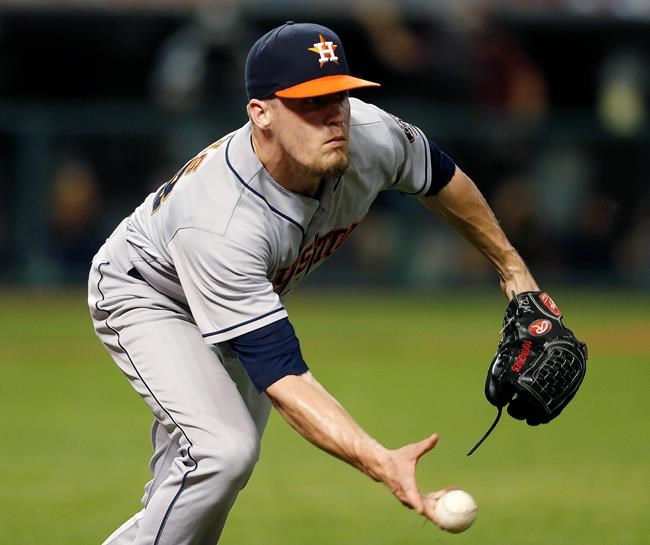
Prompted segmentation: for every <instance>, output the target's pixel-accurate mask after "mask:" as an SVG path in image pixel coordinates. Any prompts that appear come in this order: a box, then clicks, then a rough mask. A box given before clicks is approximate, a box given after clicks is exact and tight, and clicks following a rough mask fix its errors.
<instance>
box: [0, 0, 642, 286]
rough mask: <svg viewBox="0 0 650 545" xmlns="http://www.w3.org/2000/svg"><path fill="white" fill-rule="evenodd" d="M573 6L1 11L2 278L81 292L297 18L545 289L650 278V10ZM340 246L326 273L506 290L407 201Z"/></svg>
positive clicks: (125, 5) (393, 198)
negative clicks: (444, 164)
mask: <svg viewBox="0 0 650 545" xmlns="http://www.w3.org/2000/svg"><path fill="white" fill-rule="evenodd" d="M574 5H576V3H570V2H561V1H554V2H482V3H474V2H439V3H431V2H417V1H411V2H400V3H397V2H395V3H391V2H388V1H376V2H371V1H361V0H355V1H352V2H345V3H343V2H334V3H333V4H330V5H329V7H327V6H321V7H317V6H316V5H314V6H311V7H305V5H302V4H299V3H297V2H289V1H284V2H265V3H261V2H253V1H249V2H239V3H236V4H235V3H234V2H224V1H222V2H209V3H199V2H188V1H186V2H174V3H171V2H169V3H165V2H163V3H162V4H156V5H154V4H153V3H150V2H147V1H144V0H141V1H139V2H138V1H136V0H132V1H126V0H123V1H114V2H111V1H107V0H106V1H103V2H97V3H94V4H92V7H91V8H89V7H87V6H88V4H87V3H83V2H70V1H69V2H65V3H58V2H43V3H39V2H31V3H30V4H29V7H24V4H22V3H20V2H5V3H0V184H1V187H0V189H1V192H0V195H1V196H0V282H3V283H5V284H10V285H14V284H28V285H61V284H78V283H81V282H83V281H84V280H85V275H86V273H87V268H88V263H89V260H90V258H91V257H92V255H93V254H94V252H95V251H96V249H97V248H98V246H99V245H100V244H101V242H102V241H103V239H104V238H105V237H106V236H107V235H108V234H109V233H110V231H111V230H112V229H113V228H114V226H115V225H116V224H117V222H118V221H119V220H120V219H121V218H122V217H124V216H125V215H127V214H128V213H130V212H131V210H132V209H133V208H134V207H135V206H137V205H138V204H139V203H140V202H141V201H142V200H143V198H144V197H145V195H146V194H147V193H148V192H149V191H151V190H153V189H155V188H156V187H157V186H158V185H160V184H161V183H164V182H165V181H166V180H167V179H168V178H169V177H171V176H172V175H173V174H174V172H175V171H176V170H177V169H178V168H179V167H180V166H181V165H182V164H183V163H184V162H185V161H187V160H188V159H189V158H190V157H191V156H193V155H194V154H195V153H197V152H198V151H199V150H200V149H202V148H203V147H205V146H206V145H208V144H209V143H210V142H212V141H214V140H216V139H218V138H219V137H220V136H221V135H223V134H224V133H226V132H229V131H231V130H233V129H234V128H237V127H238V126H240V125H241V124H243V123H244V122H245V121H246V118H245V109H244V108H245V94H244V90H243V78H242V73H243V63H244V60H245V57H246V54H247V51H248V49H249V47H250V45H252V43H253V42H254V40H255V39H256V38H257V37H258V36H259V35H261V34H262V33H264V32H265V31H266V30H268V29H270V28H272V27H273V26H276V25H277V24H280V23H282V22H284V21H286V20H288V19H292V20H297V21H308V20H311V21H316V22H319V23H321V24H325V25H327V26H330V27H332V28H333V29H334V30H335V31H336V32H337V33H338V34H339V36H340V37H341V38H342V40H343V42H344V44H345V47H346V53H347V56H348V59H349V61H350V64H351V66H352V70H353V72H354V73H356V74H358V75H360V76H361V77H366V78H369V79H373V80H376V81H380V82H382V84H383V88H382V89H381V90H379V91H375V90H373V91H360V92H358V93H356V96H359V97H360V98H362V99H364V100H368V101H372V102H374V103H376V104H378V105H380V106H382V107H384V108H386V109H387V110H389V111H391V113H394V114H396V115H399V116H400V117H402V118H403V119H405V120H407V121H409V122H411V123H414V124H416V125H418V126H420V127H421V128H422V129H423V130H424V131H425V132H426V133H427V134H428V135H429V136H430V137H431V138H432V139H434V140H435V141H437V142H438V144H439V145H441V146H442V147H443V148H444V149H445V150H446V151H447V152H448V153H449V154H450V155H451V156H452V157H453V158H454V159H455V160H456V161H457V163H458V164H459V165H460V166H461V167H462V168H463V170H465V171H466V172H467V173H468V174H469V175H470V176H471V177H472V178H473V179H474V180H475V181H476V183H477V184H478V185H479V186H480V188H481V190H482V191H483V192H484V194H485V195H486V197H487V198H488V200H489V201H490V203H491V205H492V206H493V208H494V210H495V212H496V214H497V216H498V217H499V219H500V221H501V223H502V226H503V228H504V230H505V231H506V233H507V234H508V235H509V237H510V238H511V239H512V240H513V242H514V243H515V245H516V247H517V248H518V249H519V250H520V252H521V253H522V255H523V256H524V258H525V259H526V260H527V261H528V263H529V264H530V266H531V268H532V269H533V272H534V273H535V274H536V275H537V276H538V277H539V278H538V279H540V280H541V281H543V282H558V283H566V284H571V285H583V284H597V285H607V286H633V287H639V288H647V287H648V286H650V192H649V186H648V172H649V171H650V153H649V152H650V130H649V124H648V85H649V84H650V70H649V66H650V9H649V8H648V7H645V6H644V3H643V2H638V3H636V4H635V3H634V2H606V1H600V2H592V3H590V2H583V3H581V4H580V5H581V6H582V7H581V10H580V11H576V10H575V9H573V8H572V6H574ZM479 6H480V7H479ZM486 6H487V7H486ZM340 253H341V254H342V257H339V258H336V259H337V261H338V264H337V265H336V266H334V267H331V266H330V267H328V266H325V267H324V268H322V269H321V270H319V271H318V272H317V273H315V275H314V279H313V280H312V282H313V283H314V284H316V285H320V284H331V283H337V284H338V283H341V282H343V283H348V284H356V283H359V282H370V283H374V284H382V285H400V286H404V285H406V286H408V285H418V286H419V285H426V286H432V285H441V286H446V285H450V284H456V283H458V284H463V285H464V284H466V283H468V282H469V283H479V284H482V283H484V282H493V281H494V273H493V272H492V271H491V270H490V269H489V267H488V266H487V265H486V264H485V263H484V262H483V260H482V258H480V257H479V256H478V255H477V254H476V252H475V251H474V250H472V249H470V248H469V247H468V246H467V245H466V243H464V242H463V241H461V240H460V239H459V238H458V237H457V236H456V235H454V234H453V233H450V232H449V231H448V229H446V228H445V227H444V226H442V225H441V224H440V223H439V222H437V221H435V220H433V219H431V218H430V217H428V216H427V214H426V212H424V211H420V207H419V206H418V205H417V203H416V202H413V200H411V199H408V198H403V197H400V196H398V195H393V194H387V195H382V196H381V198H380V199H379V200H378V202H377V203H376V206H375V207H374V209H373V211H371V214H370V215H369V217H368V219H367V220H366V221H365V222H364V224H363V226H362V227H361V228H360V229H359V230H358V234H356V235H355V237H352V239H351V240H350V241H349V242H348V243H347V244H346V245H345V246H344V248H343V249H342V250H341V252H340Z"/></svg>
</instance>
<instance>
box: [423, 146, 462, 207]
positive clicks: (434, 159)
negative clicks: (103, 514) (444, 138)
mask: <svg viewBox="0 0 650 545" xmlns="http://www.w3.org/2000/svg"><path fill="white" fill-rule="evenodd" d="M427 141H428V142H429V149H430V150H431V185H430V186H429V189H428V191H427V192H426V193H425V194H424V196H425V197H431V196H432V195H436V194H437V193H438V192H439V191H440V190H441V189H442V188H443V187H445V186H446V185H447V184H448V183H449V182H450V180H451V178H452V177H453V175H454V172H455V171H456V163H454V161H453V160H452V159H451V157H449V155H447V154H446V153H445V152H444V151H442V150H441V149H440V148H439V147H438V145H437V144H436V143H435V142H432V141H431V140H429V139H428V138H427Z"/></svg>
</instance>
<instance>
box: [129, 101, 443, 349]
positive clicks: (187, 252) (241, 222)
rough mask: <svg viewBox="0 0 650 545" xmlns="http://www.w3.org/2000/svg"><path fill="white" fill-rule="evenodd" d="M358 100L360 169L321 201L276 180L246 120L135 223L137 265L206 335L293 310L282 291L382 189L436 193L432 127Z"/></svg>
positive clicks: (354, 146) (328, 251) (340, 237)
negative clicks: (259, 155)
mask: <svg viewBox="0 0 650 545" xmlns="http://www.w3.org/2000/svg"><path fill="white" fill-rule="evenodd" d="M350 106H351V126H350V168H349V170H348V171H347V172H346V173H345V174H344V175H343V176H342V177H341V178H339V179H331V180H327V181H326V182H325V185H324V187H323V191H322V195H321V197H320V200H315V199H312V198H309V197H305V196H303V195H300V194H297V193H293V192H291V191H288V190H286V189H284V188H283V187H281V186H280V185H278V184H277V183H276V182H275V181H274V180H273V179H272V178H271V177H270V176H269V174H268V173H267V171H266V170H265V169H264V167H263V166H262V164H261V163H260V161H259V159H258V158H257V157H256V155H255V153H254V152H253V148H252V145H251V127H250V124H247V125H245V126H244V127H242V128H241V129H239V130H238V131H235V132H234V133H231V134H229V135H227V136H226V137H224V138H222V139H221V140H219V141H218V142H216V143H215V144H213V145H211V146H210V147H208V148H206V149H205V150H203V151H202V152H201V153H200V154H199V155H197V156H196V157H195V158H194V159H192V160H191V161H189V162H188V163H187V164H186V165H185V166H184V167H183V168H182V169H181V170H180V171H179V173H178V174H177V175H176V176H175V177H174V178H173V179H172V180H171V181H170V182H168V183H167V184H165V185H164V186H162V187H161V188H160V190H159V191H158V192H157V193H155V194H151V195H149V197H148V198H147V199H146V200H145V201H144V203H143V204H142V205H141V206H140V207H139V208H138V209H137V210H136V211H135V212H134V213H133V215H132V216H131V217H130V219H129V220H128V224H127V240H128V241H129V243H130V245H131V248H130V255H129V258H130V260H131V262H132V263H133V264H134V266H135V267H136V268H137V270H138V271H139V273H140V274H141V275H142V276H143V277H144V278H145V279H146V280H147V281H148V282H149V283H150V284H151V285H152V286H153V287H155V288H157V289H159V290H160V291H161V292H163V293H166V294H168V295H169V296H170V297H173V298H174V299H176V300H179V301H182V302H184V303H187V305H188V306H189V307H190V309H191V311H192V314H193V316H194V318H195V320H196V323H197V324H198V326H199V328H200V330H201V333H202V335H203V338H204V339H205V341H206V342H207V343H218V342H222V341H226V340H228V339H231V338H233V337H237V336H238V335H241V334H243V333H246V332H249V331H252V330H255V329H257V328H259V327H262V326H264V325H267V324H270V323H272V322H274V321H276V320H279V319H281V318H284V317H286V315H287V314H286V311H285V309H284V307H283V305H282V301H281V298H282V296H283V295H285V294H287V293H288V292H289V291H291V290H292V289H293V288H294V287H295V286H296V285H297V284H298V283H299V282H300V281H301V280H302V279H303V278H305V276H306V275H307V274H309V272H311V271H313V270H314V269H315V268H316V267H318V266H319V265H320V264H321V263H322V262H323V261H324V260H325V259H326V258H328V257H329V256H330V255H332V253H333V252H334V251H336V249H337V248H338V247H339V246H340V245H341V244H342V243H343V242H344V241H345V239H346V238H347V237H348V236H349V235H350V233H351V232H352V231H353V230H354V229H355V227H356V226H357V225H358V224H359V222H361V220H362V219H363V218H364V216H365V215H366V213H367V212H368V209H369V207H370V205H371V204H372V202H373V201H374V200H375V198H376V196H377V194H378V193H379V192H380V191H382V190H386V189H396V190H399V191H401V192H403V193H407V194H413V195H420V194H424V193H425V192H426V191H427V190H428V189H429V187H430V184H431V179H432V172H431V168H432V167H431V164H432V160H431V156H430V155H431V150H430V147H429V145H428V142H427V139H426V137H425V136H424V135H423V134H422V132H421V131H420V130H419V129H418V128H416V127H413V126H409V125H406V124H405V123H403V122H401V121H400V120H398V119H396V118H394V117H393V116H391V115H389V114H387V113H386V112H384V111H382V110H381V109H379V108H377V107H375V106H372V105H369V104H366V103H364V102H361V101H360V100H356V99H350Z"/></svg>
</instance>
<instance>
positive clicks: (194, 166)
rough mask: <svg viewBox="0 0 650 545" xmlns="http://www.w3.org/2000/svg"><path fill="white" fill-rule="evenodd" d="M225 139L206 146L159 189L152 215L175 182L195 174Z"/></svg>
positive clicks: (165, 198)
mask: <svg viewBox="0 0 650 545" xmlns="http://www.w3.org/2000/svg"><path fill="white" fill-rule="evenodd" d="M226 139H227V137H224V138H221V139H220V140H217V141H216V142H215V143H213V144H211V145H210V146H208V147H207V148H206V149H204V150H203V151H202V152H201V153H199V154H198V155H197V156H196V157H194V158H193V159H191V160H190V161H188V162H187V163H185V165H184V166H183V168H181V169H180V170H179V171H178V172H177V173H176V174H174V177H173V178H172V179H171V180H169V181H168V182H167V183H166V184H164V185H162V186H161V187H160V189H159V190H158V192H157V193H156V197H155V198H154V200H153V205H152V207H151V214H152V215H153V214H155V213H156V212H158V209H159V208H160V205H161V204H162V203H163V202H164V201H166V200H167V197H169V194H170V193H171V192H172V191H173V189H174V186H175V185H176V182H178V180H180V179H181V178H182V177H183V176H185V175H186V174H192V173H194V172H196V171H197V170H198V169H199V167H200V166H201V163H203V161H204V159H205V158H206V157H207V155H208V152H209V151H212V150H216V149H219V148H220V147H221V145H222V144H223V143H224V142H225V141H226Z"/></svg>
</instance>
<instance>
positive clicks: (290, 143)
mask: <svg viewBox="0 0 650 545" xmlns="http://www.w3.org/2000/svg"><path fill="white" fill-rule="evenodd" d="M273 102H274V106H273V108H274V114H275V115H274V119H273V135H274V139H275V140H276V142H277V144H278V145H279V146H280V147H281V150H282V153H283V154H284V156H286V157H287V158H288V159H289V160H291V161H293V162H294V163H295V164H296V166H297V167H298V169H299V170H300V171H302V172H303V173H304V174H306V175H308V176H317V177H320V178H328V177H337V176H341V175H342V174H343V173H344V172H345V171H346V170H347V168H348V163H349V137H350V102H349V101H348V93H347V92H343V93H336V94H332V95H325V96H322V97H313V98H298V99H276V100H274V101H273Z"/></svg>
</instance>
